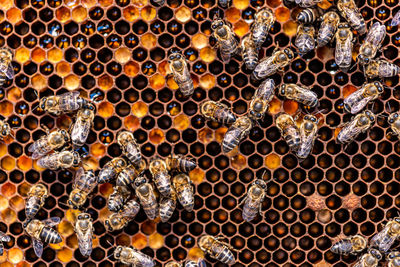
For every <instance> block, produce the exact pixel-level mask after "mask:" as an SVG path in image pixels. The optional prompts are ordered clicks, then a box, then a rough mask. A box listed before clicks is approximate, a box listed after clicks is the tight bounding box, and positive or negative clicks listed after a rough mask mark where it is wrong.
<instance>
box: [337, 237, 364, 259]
mask: <svg viewBox="0 0 400 267" xmlns="http://www.w3.org/2000/svg"><path fill="white" fill-rule="evenodd" d="M367 245H368V241H367V240H366V239H365V238H364V237H362V236H360V235H354V236H350V237H348V238H345V239H342V240H340V241H339V242H336V243H335V244H333V246H332V247H331V251H332V252H333V253H336V254H340V255H349V254H353V255H356V254H358V253H360V252H362V251H363V250H364V249H366V248H367Z"/></svg>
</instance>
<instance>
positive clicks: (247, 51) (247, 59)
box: [241, 35, 258, 70]
mask: <svg viewBox="0 0 400 267" xmlns="http://www.w3.org/2000/svg"><path fill="white" fill-rule="evenodd" d="M241 50H242V58H243V61H244V64H245V65H246V68H247V69H248V70H254V68H255V67H256V66H257V63H258V48H257V47H256V46H255V44H254V42H253V41H252V40H251V36H250V35H246V36H245V37H243V40H242V42H241Z"/></svg>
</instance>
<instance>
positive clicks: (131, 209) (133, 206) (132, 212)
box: [104, 199, 140, 232]
mask: <svg viewBox="0 0 400 267" xmlns="http://www.w3.org/2000/svg"><path fill="white" fill-rule="evenodd" d="M139 210H140V205H139V203H137V202H136V200H134V199H132V200H130V201H129V202H128V203H126V204H125V205H124V207H123V208H122V210H120V211H118V212H116V213H112V214H111V215H110V216H109V217H108V218H107V219H106V220H105V221H104V224H105V225H106V226H107V227H108V231H110V232H112V231H116V230H120V229H122V228H124V227H125V226H126V225H127V224H128V223H129V222H130V221H132V220H133V219H134V218H135V217H136V215H137V214H138V212H139Z"/></svg>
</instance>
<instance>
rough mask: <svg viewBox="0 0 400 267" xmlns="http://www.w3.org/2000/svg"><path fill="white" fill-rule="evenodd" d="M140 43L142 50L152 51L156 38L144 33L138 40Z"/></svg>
mask: <svg viewBox="0 0 400 267" xmlns="http://www.w3.org/2000/svg"><path fill="white" fill-rule="evenodd" d="M140 42H141V44H142V46H143V47H144V48H146V49H152V48H154V47H155V46H156V44H157V37H156V36H155V35H154V34H152V33H145V34H143V36H142V38H141V39H140Z"/></svg>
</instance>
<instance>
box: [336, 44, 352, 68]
mask: <svg viewBox="0 0 400 267" xmlns="http://www.w3.org/2000/svg"><path fill="white" fill-rule="evenodd" d="M351 50H352V45H351V40H350V39H347V40H346V41H345V42H344V44H342V43H340V42H336V50H335V61H336V64H338V65H341V64H342V63H346V62H347V63H348V62H351Z"/></svg>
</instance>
